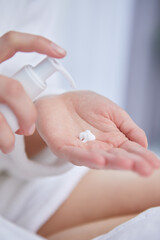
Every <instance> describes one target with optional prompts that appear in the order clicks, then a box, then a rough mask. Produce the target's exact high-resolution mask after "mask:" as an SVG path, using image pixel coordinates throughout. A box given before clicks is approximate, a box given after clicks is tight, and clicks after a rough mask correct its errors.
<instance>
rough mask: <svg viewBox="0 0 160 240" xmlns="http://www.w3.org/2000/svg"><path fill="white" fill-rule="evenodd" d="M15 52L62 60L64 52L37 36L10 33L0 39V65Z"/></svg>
mask: <svg viewBox="0 0 160 240" xmlns="http://www.w3.org/2000/svg"><path fill="white" fill-rule="evenodd" d="M16 52H37V53H41V54H46V55H48V56H50V57H55V58H62V57H64V56H65V55H66V51H65V50H64V49H63V48H61V47H59V46H58V45H56V44H55V43H53V42H52V41H50V40H48V39H46V38H44V37H42V36H37V35H32V34H27V33H20V32H14V31H10V32H7V33H6V34H4V35H3V36H2V37H1V38H0V63H1V62H3V61H5V60H7V59H9V58H10V57H12V56H13V55H14V54H15V53H16Z"/></svg>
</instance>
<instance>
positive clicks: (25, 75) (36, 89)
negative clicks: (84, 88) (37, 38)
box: [0, 57, 75, 132]
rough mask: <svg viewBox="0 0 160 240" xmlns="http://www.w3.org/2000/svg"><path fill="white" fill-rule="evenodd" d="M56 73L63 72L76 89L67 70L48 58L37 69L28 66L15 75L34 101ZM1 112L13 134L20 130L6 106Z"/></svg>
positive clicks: (0, 105)
mask: <svg viewBox="0 0 160 240" xmlns="http://www.w3.org/2000/svg"><path fill="white" fill-rule="evenodd" d="M56 71H59V72H61V73H62V74H63V75H64V76H65V77H66V78H67V79H68V80H69V82H70V84H71V86H72V87H73V88H75V83H74V81H73V79H72V77H71V76H70V74H69V73H68V72H67V71H66V70H65V68H64V67H63V66H62V65H61V64H60V63H59V62H58V61H57V60H55V59H53V58H49V57H46V58H44V59H43V60H42V61H41V62H40V63H39V64H37V65H36V66H35V67H32V66H31V65H26V66H24V67H23V68H22V69H20V70H19V71H18V72H16V73H15V74H14V75H13V79H15V80H18V81H19V82H20V83H21V84H22V86H23V87H24V89H25V91H26V92H27V94H28V95H29V96H30V98H31V99H32V100H33V101H34V100H35V98H37V97H38V96H39V95H40V93H41V92H42V91H44V90H45V88H46V87H47V84H46V80H47V79H48V78H49V77H50V76H51V75H52V74H54V73H55V72H56ZM0 112H1V113H2V114H3V115H4V117H5V118H6V120H7V123H8V124H9V126H10V128H11V129H12V131H13V132H16V131H17V130H18V129H19V125H18V120H17V118H16V116H15V115H14V113H13V111H12V110H11V109H10V108H9V107H8V106H7V105H6V104H0Z"/></svg>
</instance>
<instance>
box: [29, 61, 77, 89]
mask: <svg viewBox="0 0 160 240" xmlns="http://www.w3.org/2000/svg"><path fill="white" fill-rule="evenodd" d="M33 70H34V72H35V73H36V74H37V75H38V76H39V78H40V79H41V80H42V81H43V82H45V81H46V79H47V78H49V77H50V76H51V75H52V74H53V73H54V72H56V71H59V72H61V73H62V74H63V75H64V76H65V78H66V79H67V80H68V81H69V83H70V85H71V87H72V88H74V89H76V85H75V82H74V80H73V78H72V77H71V75H70V74H69V73H68V71H67V70H66V69H65V68H64V67H63V66H62V65H61V64H60V63H59V62H58V61H57V60H55V59H54V58H49V57H46V58H44V59H43V60H42V61H41V62H40V63H38V64H37V65H36V66H35V67H33Z"/></svg>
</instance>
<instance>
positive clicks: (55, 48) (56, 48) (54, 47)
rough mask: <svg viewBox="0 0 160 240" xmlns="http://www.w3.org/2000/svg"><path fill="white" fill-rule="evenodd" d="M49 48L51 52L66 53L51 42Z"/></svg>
mask: <svg viewBox="0 0 160 240" xmlns="http://www.w3.org/2000/svg"><path fill="white" fill-rule="evenodd" d="M51 49H52V51H53V52H56V53H58V54H60V55H66V51H65V50H64V49H63V48H61V47H59V46H58V45H55V44H54V43H51Z"/></svg>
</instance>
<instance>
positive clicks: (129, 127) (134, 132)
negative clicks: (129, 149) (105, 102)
mask: <svg viewBox="0 0 160 240" xmlns="http://www.w3.org/2000/svg"><path fill="white" fill-rule="evenodd" d="M114 114H115V115H114V116H113V120H114V122H115V124H116V126H117V127H118V128H119V129H120V131H121V132H122V133H124V134H125V135H126V137H127V138H128V139H129V140H131V141H135V142H137V143H139V144H140V145H141V146H143V147H145V148H147V146H148V143H147V137H146V135H145V132H144V131H143V130H142V129H141V128H139V127H138V126H137V125H136V124H135V122H134V121H133V120H132V119H131V118H130V116H129V115H128V114H127V113H126V112H125V111H124V110H123V109H121V108H119V109H118V110H117V111H115V113H114Z"/></svg>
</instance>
